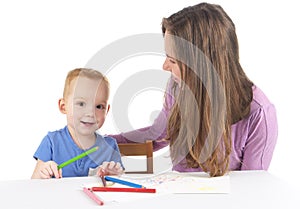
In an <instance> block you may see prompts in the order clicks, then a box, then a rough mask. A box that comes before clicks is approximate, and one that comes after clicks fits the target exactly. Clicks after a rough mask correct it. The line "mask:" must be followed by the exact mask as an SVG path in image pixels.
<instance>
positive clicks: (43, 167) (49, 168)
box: [31, 160, 62, 179]
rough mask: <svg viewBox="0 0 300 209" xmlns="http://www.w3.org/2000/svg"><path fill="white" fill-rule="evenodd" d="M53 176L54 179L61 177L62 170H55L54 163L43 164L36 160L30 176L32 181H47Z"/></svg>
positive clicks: (55, 165) (55, 164)
mask: <svg viewBox="0 0 300 209" xmlns="http://www.w3.org/2000/svg"><path fill="white" fill-rule="evenodd" d="M52 176H54V177H55V178H61V177H62V170H61V169H59V170H58V168H57V163H56V162H54V161H47V162H44V161H42V160H38V161H37V163H36V167H35V169H34V171H33V174H32V177H31V178H32V179H49V178H52Z"/></svg>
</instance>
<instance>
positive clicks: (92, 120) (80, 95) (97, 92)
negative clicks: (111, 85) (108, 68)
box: [65, 76, 109, 136]
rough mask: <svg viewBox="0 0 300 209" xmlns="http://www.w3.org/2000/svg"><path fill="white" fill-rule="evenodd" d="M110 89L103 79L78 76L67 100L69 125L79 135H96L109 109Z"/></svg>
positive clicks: (72, 83)
mask: <svg viewBox="0 0 300 209" xmlns="http://www.w3.org/2000/svg"><path fill="white" fill-rule="evenodd" d="M108 97H109V89H108V87H107V85H106V83H105V82H104V81H102V80H94V79H90V78H86V77H80V76H79V77H78V79H74V80H73V81H72V82H71V88H70V92H69V94H68V97H67V99H66V101H65V107H66V114H67V123H68V127H69V128H71V129H73V130H72V132H73V133H76V135H78V136H88V135H94V132H95V131H96V130H97V129H99V128H100V127H101V126H102V125H103V123H104V121H105V117H106V115H107V112H108V110H109V105H108Z"/></svg>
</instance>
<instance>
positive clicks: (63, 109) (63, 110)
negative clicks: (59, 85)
mask: <svg viewBox="0 0 300 209" xmlns="http://www.w3.org/2000/svg"><path fill="white" fill-rule="evenodd" d="M58 108H59V111H60V112H61V113H62V114H66V113H67V111H66V102H65V100H64V99H63V98H61V99H59V100H58Z"/></svg>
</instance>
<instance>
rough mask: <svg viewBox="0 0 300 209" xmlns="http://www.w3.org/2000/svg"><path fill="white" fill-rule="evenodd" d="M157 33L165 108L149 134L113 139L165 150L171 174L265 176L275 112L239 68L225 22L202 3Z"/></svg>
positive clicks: (223, 16) (231, 32) (231, 28)
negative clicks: (165, 78)
mask: <svg viewBox="0 0 300 209" xmlns="http://www.w3.org/2000/svg"><path fill="white" fill-rule="evenodd" d="M162 32H163V35H164V39H165V50H166V54H167V57H166V60H165V62H164V64H163V69H164V70H167V71H170V72H171V73H172V79H171V81H170V82H169V85H168V88H167V91H166V96H165V104H164V108H163V110H162V111H161V113H160V114H159V116H158V118H157V119H156V120H155V121H154V124H153V125H152V126H150V127H146V128H143V129H139V130H135V131H131V132H128V133H122V134H120V135H113V137H115V138H116V139H117V141H118V142H123V143H124V142H129V141H134V142H143V141H144V140H146V139H152V140H154V146H155V150H157V149H160V148H162V147H164V146H165V145H167V144H170V154H171V159H172V162H173V169H174V170H177V171H181V172H183V171H184V172H191V171H205V172H208V173H209V174H210V176H220V175H224V174H225V173H226V172H227V171H229V170H250V169H253V170H254V169H255V170H257V169H263V170H267V169H268V167H269V165H270V161H271V158H272V154H273V150H274V148H275V145H276V141H277V130H278V127H277V118H276V110H275V107H274V105H273V104H271V103H270V101H269V100H268V98H267V97H266V96H265V94H264V93H263V92H262V91H261V90H260V89H259V88H258V87H257V86H255V85H254V84H253V82H252V81H251V80H250V79H249V78H248V77H247V76H246V74H245V72H244V71H243V69H242V67H241V65H240V63H239V49H238V40H237V37H236V32H235V26H234V23H233V22H232V20H231V19H230V17H229V16H228V15H227V14H226V13H225V11H224V10H223V9H222V8H221V7H220V6H219V5H214V4H208V3H201V4H198V5H195V6H190V7H187V8H184V9H182V10H181V11H179V12H177V13H175V14H173V15H171V16H170V17H168V18H164V19H163V21H162ZM162 127H163V128H162ZM162 139H163V140H162Z"/></svg>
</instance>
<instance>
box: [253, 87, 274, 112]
mask: <svg viewBox="0 0 300 209" xmlns="http://www.w3.org/2000/svg"><path fill="white" fill-rule="evenodd" d="M252 90H253V99H252V102H251V113H253V112H256V111H257V110H258V109H265V108H275V107H274V104H273V103H272V102H271V101H270V100H269V98H268V97H267V95H266V94H265V93H264V92H263V91H262V90H261V89H260V88H259V87H258V86H256V85H253V87H252Z"/></svg>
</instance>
